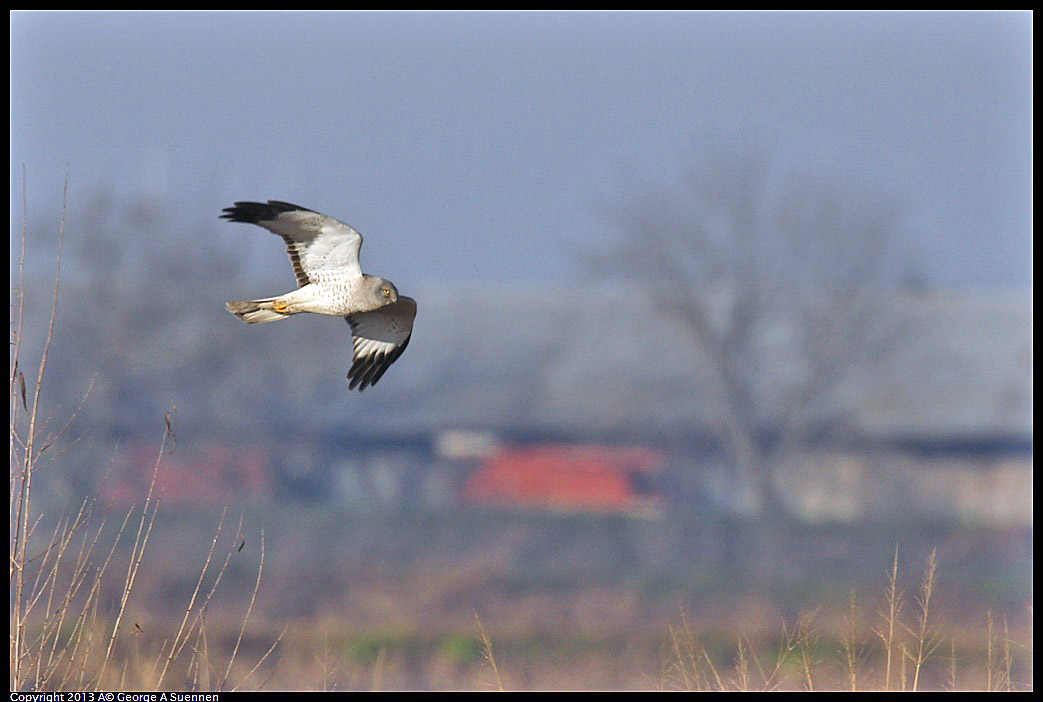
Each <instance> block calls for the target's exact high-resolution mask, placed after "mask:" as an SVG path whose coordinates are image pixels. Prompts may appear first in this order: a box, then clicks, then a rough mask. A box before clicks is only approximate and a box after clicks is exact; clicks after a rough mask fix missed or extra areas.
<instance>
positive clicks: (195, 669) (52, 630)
mask: <svg viewBox="0 0 1043 702" xmlns="http://www.w3.org/2000/svg"><path fill="white" fill-rule="evenodd" d="M25 190H26V189H25V185H24V174H23V218H22V234H21V247H20V250H21V253H20V256H19V263H18V285H17V287H16V288H15V290H14V291H13V295H12V302H13V304H12V307H11V309H12V320H11V334H12V339H11V354H10V361H11V376H10V379H11V382H10V410H11V421H10V454H9V455H10V481H11V483H10V510H9V515H10V529H11V532H10V533H11V539H10V541H9V546H10V589H11V607H10V611H11V623H10V670H11V673H10V685H11V689H12V690H19V691H20V690H59V689H80V690H85V689H106V690H113V689H128V688H129V689H134V690H144V689H160V688H166V689H170V688H179V689H180V688H187V689H193V690H195V689H206V690H222V689H232V690H234V689H239V688H242V687H243V686H244V685H246V684H247V683H249V682H251V681H252V678H253V677H254V676H255V674H256V673H257V672H258V671H259V669H260V667H261V666H262V664H263V663H264V662H265V661H266V660H267V659H268V657H269V655H270V654H271V653H272V651H273V650H274V648H275V646H276V645H277V644H278V642H279V638H278V637H277V638H276V639H275V642H274V643H273V644H272V646H271V647H270V648H269V649H268V650H267V651H266V652H265V653H264V654H263V655H262V656H261V657H260V659H259V660H258V661H257V662H256V664H255V665H253V667H251V668H249V669H248V670H245V671H240V670H239V669H238V668H236V667H235V666H236V658H237V655H238V653H239V648H240V644H241V642H242V640H243V636H244V634H245V631H246V626H247V623H248V622H249V619H250V615H251V612H252V611H253V606H254V602H255V600H256V596H257V591H258V588H259V587H260V584H261V576H262V573H263V570H264V536H263V533H262V535H261V554H260V562H259V564H258V567H257V579H256V583H255V586H254V589H253V592H252V594H251V597H250V601H249V605H248V606H247V609H246V613H245V615H244V616H243V618H242V621H241V626H240V628H239V632H238V637H237V638H236V639H235V643H234V645H233V647H232V649H231V651H230V653H228V654H227V657H226V660H225V661H224V663H223V664H218V662H217V657H218V656H219V655H220V654H218V653H217V652H215V651H213V650H212V647H211V646H210V642H209V640H208V635H207V606H208V604H209V603H210V601H211V599H212V597H213V595H214V593H215V592H216V591H217V588H218V585H219V583H220V582H221V579H222V577H223V576H224V574H225V572H226V569H227V568H228V565H229V562H230V560H231V559H232V558H233V556H234V555H235V554H236V553H238V551H237V550H236V549H234V548H229V550H228V552H227V553H226V554H225V556H224V558H223V562H221V564H220V565H219V566H218V567H217V568H216V571H215V570H214V569H213V568H212V566H213V564H214V555H215V552H216V550H217V547H218V544H219V543H220V541H221V536H222V533H223V532H224V519H225V517H224V514H222V516H221V521H220V523H219V524H218V526H217V529H216V532H215V534H214V538H213V541H212V543H211V545H210V551H209V553H208V554H207V556H206V560H205V562H204V565H203V567H202V569H201V572H200V575H199V579H198V581H197V583H196V587H195V590H194V591H193V593H192V596H191V598H190V600H189V603H188V606H187V608H186V610H185V614H184V617H183V618H182V620H181V622H180V626H179V627H178V628H177V630H176V632H175V633H174V634H173V636H172V637H169V638H167V639H164V640H163V643H162V646H161V647H160V649H159V650H158V651H154V652H152V653H151V654H150V655H149V654H145V653H144V652H143V651H142V647H141V644H140V636H139V635H140V634H143V633H144V630H143V629H142V627H141V625H140V624H139V623H138V622H128V619H127V617H128V613H129V612H130V605H131V602H132V599H133V596H134V593H135V586H136V584H137V582H138V576H139V574H140V572H141V569H142V567H143V566H144V565H145V564H146V562H147V561H146V555H147V551H148V545H149V542H150V539H151V536H152V530H153V527H154V525H155V520H156V514H157V511H158V509H159V503H158V500H156V499H155V496H154V490H155V486H156V478H157V476H158V474H159V470H160V466H161V459H162V457H163V455H164V453H165V452H167V450H168V446H169V444H170V442H171V441H172V439H173V436H174V430H173V416H172V413H166V414H165V415H164V417H163V421H164V429H163V435H162V440H161V442H160V448H159V451H158V453H157V456H156V461H155V463H154V465H153V468H152V477H151V481H150V484H149V489H148V492H147V494H146V496H145V498H144V501H143V503H142V504H141V505H140V506H138V507H134V508H131V509H130V510H128V511H127V512H126V514H124V515H123V516H122V518H120V519H119V523H118V526H116V528H115V532H114V533H112V531H111V529H109V528H108V524H107V521H108V520H107V518H106V517H98V516H97V513H98V512H100V511H101V510H100V508H99V506H98V504H97V501H96V500H95V499H94V498H86V499H84V500H83V501H82V503H81V504H80V506H79V508H78V509H77V510H76V512H75V513H74V514H72V515H62V516H59V517H57V518H56V519H55V520H54V526H53V527H52V528H51V530H50V531H49V532H48V533H46V534H43V533H40V528H41V525H43V524H44V523H46V515H44V514H40V513H37V511H36V509H35V504H34V501H33V497H34V484H35V483H36V481H37V479H38V476H39V474H40V473H41V471H43V470H44V469H45V468H53V463H52V464H51V465H46V464H45V463H43V462H42V461H41V458H42V457H44V456H45V454H47V452H48V451H50V450H52V449H53V448H54V447H55V446H56V445H57V443H58V441H59V439H60V438H61V437H62V436H63V434H64V433H65V431H66V430H67V429H68V427H69V426H70V425H71V423H72V420H73V419H74V418H75V415H76V412H73V416H72V417H70V418H69V420H68V421H66V422H65V424H64V425H63V426H61V427H59V428H57V429H52V425H53V417H45V416H44V414H43V412H42V409H41V397H42V395H43V390H44V382H45V378H46V369H47V363H48V358H49V354H50V350H51V345H52V341H53V339H54V335H55V323H56V319H57V312H58V301H59V292H60V289H61V285H60V283H61V251H62V244H63V242H64V235H65V203H64V199H63V205H62V217H61V220H60V224H59V232H58V242H59V244H58V253H57V260H56V266H55V276H54V280H55V282H54V288H53V296H52V301H51V310H50V316H49V318H48V320H47V326H46V334H45V335H44V342H43V348H42V351H41V353H40V357H39V359H38V360H37V361H36V363H35V364H34V365H35V371H36V372H35V381H34V382H33V383H32V384H27V382H26V380H25V371H24V366H25V364H24V359H23V353H24V349H23V344H22V341H23V338H24V336H25V333H26V325H27V320H26V319H25V315H24V312H25V291H24V282H25V281H24V270H25V257H26V230H27V215H26V214H24V213H25V212H26V211H27V206H26V199H27V197H26V192H25ZM67 191H68V183H67V182H66V194H67ZM89 390H90V389H89V388H88V390H87V392H86V393H85V396H84V401H86V399H87V396H88V395H89ZM81 406H82V403H81ZM240 526H241V521H240ZM236 538H239V535H238V533H237V535H236ZM128 540H129V541H130V548H129V555H126V554H127V549H126V547H123V548H122V549H120V548H118V547H120V545H121V544H122V543H126V542H127V541H128ZM124 556H126V563H125V564H124V565H123V566H120V565H119V562H120V560H121V558H122V557H124ZM208 576H209V579H208ZM113 592H115V593H118V595H117V596H116V597H115V602H113V598H112V597H110V596H109V595H110V593H113ZM240 667H242V666H240ZM233 673H234V676H235V677H234V678H233ZM175 680H176V681H175Z"/></svg>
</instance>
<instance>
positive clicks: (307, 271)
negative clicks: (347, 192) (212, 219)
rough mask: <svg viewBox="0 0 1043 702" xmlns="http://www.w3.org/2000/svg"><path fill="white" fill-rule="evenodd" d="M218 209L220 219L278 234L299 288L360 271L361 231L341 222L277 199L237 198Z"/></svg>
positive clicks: (338, 279)
mask: <svg viewBox="0 0 1043 702" xmlns="http://www.w3.org/2000/svg"><path fill="white" fill-rule="evenodd" d="M222 211H223V212H224V213H225V214H223V215H221V217H222V218H223V219H227V220H229V221H231V222H246V223H247V224H256V225H259V226H261V227H264V228H265V229H267V230H268V231H270V232H274V233H276V234H278V235H279V236H281V237H282V238H283V240H284V241H285V242H286V253H288V254H289V255H290V262H291V263H292V264H293V273H294V275H296V276H297V287H299V288H302V287H304V286H305V285H307V284H308V283H316V282H341V281H344V280H349V279H351V278H358V277H360V276H361V275H362V267H361V266H360V265H359V249H360V248H361V247H362V235H361V234H359V233H358V232H357V231H355V230H354V229H353V228H352V227H349V226H348V225H347V224H344V222H339V221H337V220H335V219H333V218H332V217H327V216H326V215H324V214H320V213H318V212H315V211H313V210H309V209H307V208H305V207H301V206H300V205H293V204H290V203H289V202H280V201H279V200H269V201H268V202H267V204H265V203H261V202H237V203H235V206H234V207H226V208H225V209H224V210H222Z"/></svg>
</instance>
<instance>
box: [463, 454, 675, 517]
mask: <svg viewBox="0 0 1043 702" xmlns="http://www.w3.org/2000/svg"><path fill="white" fill-rule="evenodd" d="M664 464H665V459H664V457H663V455H662V454H661V453H660V452H659V451H656V450H654V449H649V448H644V447H612V446H571V445H547V446H532V447H522V448H508V449H503V450H501V451H498V452H497V453H494V454H492V455H491V456H489V457H488V458H486V459H485V460H484V461H483V462H482V464H481V466H480V467H479V468H478V470H476V471H475V472H474V473H472V474H471V476H470V477H469V478H468V479H467V481H466V483H465V484H464V499H465V500H466V501H467V502H470V503H475V504H496V505H501V506H509V507H521V508H535V509H556V510H570V511H572V510H575V511H596V512H642V511H658V510H659V509H660V508H661V507H662V499H661V497H660V496H659V495H658V494H657V493H656V490H655V488H654V480H653V476H654V474H655V473H656V472H657V471H659V470H660V469H661V468H662V467H663V465H664Z"/></svg>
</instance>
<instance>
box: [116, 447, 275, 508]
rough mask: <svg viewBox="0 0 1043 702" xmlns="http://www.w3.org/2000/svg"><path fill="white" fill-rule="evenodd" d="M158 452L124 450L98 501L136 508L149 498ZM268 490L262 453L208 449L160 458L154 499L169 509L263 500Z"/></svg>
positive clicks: (251, 450) (267, 479) (226, 448)
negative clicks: (136, 505) (256, 499)
mask: <svg viewBox="0 0 1043 702" xmlns="http://www.w3.org/2000/svg"><path fill="white" fill-rule="evenodd" d="M158 454H159V447H158V446H152V445H148V444H138V445H136V446H133V447H131V448H129V449H127V450H126V452H125V453H124V454H123V455H122V456H121V457H120V459H119V460H117V464H116V469H115V470H114V471H113V475H112V476H111V477H110V478H108V479H107V480H104V481H103V482H102V486H101V497H102V498H103V499H104V500H105V501H106V502H108V503H109V504H111V505H114V506H120V507H123V506H129V505H132V504H139V503H140V502H141V501H142V500H144V499H145V496H146V495H147V494H148V488H149V483H150V482H151V480H152V474H153V470H154V469H155V467H156V456H157V455H158ZM269 488H270V485H269V478H268V473H267V470H266V467H265V460H264V454H263V453H262V452H261V451H259V450H257V449H251V448H245V449H244V448H235V449H233V448H230V447H226V446H209V447H206V448H203V449H202V450H197V451H194V452H192V453H191V455H183V454H181V453H180V452H178V453H174V454H169V453H168V454H166V455H164V456H163V458H162V459H161V460H160V464H159V472H158V474H157V475H156V487H155V490H154V492H153V497H154V498H158V499H159V500H161V501H162V502H163V503H164V504H166V505H170V506H177V507H190V508H191V507H208V506H214V505H222V504H228V503H229V501H230V500H239V499H255V498H259V497H263V496H265V495H267V494H268V492H269V491H270V490H269Z"/></svg>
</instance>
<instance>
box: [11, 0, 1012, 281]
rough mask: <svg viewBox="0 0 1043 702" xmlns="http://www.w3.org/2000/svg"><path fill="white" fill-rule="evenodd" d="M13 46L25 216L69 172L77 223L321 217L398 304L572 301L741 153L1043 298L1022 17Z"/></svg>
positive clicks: (237, 30) (487, 19)
mask: <svg viewBox="0 0 1043 702" xmlns="http://www.w3.org/2000/svg"><path fill="white" fill-rule="evenodd" d="M11 40H12V46H11V116H12V123H11V178H12V183H11V193H12V221H18V220H20V218H21V211H20V204H19V203H20V201H21V194H20V193H21V171H22V166H23V164H24V166H25V169H26V171H27V173H28V188H29V192H30V198H29V199H30V208H29V214H30V217H31V218H48V217H53V216H54V213H55V212H56V211H57V203H58V202H59V201H60V200H59V198H60V190H61V184H62V179H63V177H64V174H65V172H66V170H68V173H69V179H70V212H72V213H75V212H76V211H77V207H79V206H81V205H82V204H83V203H84V202H85V201H86V200H87V198H88V197H89V196H90V194H91V192H95V191H97V190H105V189H108V190H111V191H114V192H116V193H118V194H120V195H122V196H126V197H135V196H140V195H144V196H148V197H153V198H155V199H157V200H160V201H162V202H163V203H164V206H165V208H166V210H167V212H168V214H169V215H170V216H171V217H172V218H174V219H176V220H178V221H183V222H185V223H188V224H199V225H201V226H205V227H213V231H214V232H222V231H227V228H228V227H230V226H231V225H227V224H224V223H223V222H220V221H219V220H218V219H217V215H218V214H219V213H220V210H221V208H222V207H225V206H227V205H229V204H231V202H232V201H233V200H241V199H254V200H257V199H268V198H271V199H282V200H289V201H292V202H297V203H298V204H301V205H304V206H306V207H311V208H313V209H317V210H320V211H324V212H326V213H328V214H331V215H333V216H336V217H338V218H340V219H343V220H345V221H347V222H349V223H351V224H352V225H354V226H355V227H357V228H358V229H360V230H361V231H362V233H363V235H364V236H365V237H366V245H365V247H364V249H363V265H364V267H365V268H366V269H367V270H370V271H372V272H375V273H378V274H381V275H385V276H387V277H389V278H391V279H393V280H395V281H396V282H397V283H398V285H399V287H408V283H410V282H412V283H426V284H427V283H443V282H444V283H458V282H473V281H508V282H520V283H524V282H529V281H534V280H565V279H568V278H569V277H570V276H573V275H576V274H577V271H579V270H580V269H581V265H580V264H581V262H582V260H583V257H584V255H585V253H587V252H590V251H591V250H597V249H598V248H599V247H600V246H601V245H603V244H604V242H606V241H607V238H606V237H607V236H608V235H609V234H611V235H612V236H615V235H617V234H618V231H619V230H618V223H617V222H615V221H614V220H613V216H612V211H613V208H614V207H616V206H617V205H619V204H620V203H625V202H627V201H628V200H632V199H634V198H639V197H640V196H641V193H643V192H647V191H649V190H654V189H657V188H663V189H676V188H677V187H678V185H679V184H680V183H682V182H683V180H684V177H685V174H686V173H688V172H691V171H692V170H697V169H698V168H699V166H700V164H701V163H705V160H706V155H707V153H708V152H709V151H710V150H712V149H714V148H719V147H720V146H721V144H734V145H737V146H739V147H744V148H756V149H763V150H764V152H765V155H766V156H768V157H769V158H770V159H772V161H773V163H775V164H776V167H777V168H778V169H780V170H783V171H785V170H787V169H793V170H812V171H815V172H819V173H822V174H825V175H827V176H830V177H833V176H835V177H837V178H839V179H843V180H845V181H850V182H853V183H859V184H865V185H866V187H868V188H874V189H884V190H885V191H888V192H893V193H895V194H896V197H900V198H901V199H902V200H903V201H904V202H906V203H908V206H909V208H910V210H911V212H912V217H911V219H910V223H909V225H908V226H909V231H908V233H907V236H908V237H910V238H913V239H915V242H916V245H915V247H914V248H915V249H916V250H917V251H918V252H919V255H920V256H921V257H922V268H924V269H925V270H926V272H927V274H928V275H929V276H931V277H932V278H933V279H935V280H936V281H938V282H942V283H947V284H948V283H955V284H960V285H1010V284H1015V285H1028V284H1029V283H1030V281H1031V275H1032V267H1031V256H1030V248H1031V221H1032V220H1031V216H1032V206H1031V174H1032V170H1031V169H1032V160H1031V137H1032V128H1031V117H1032V109H1031V108H1032V92H1031V61H1032V53H1031V52H1032V17H1031V15H1030V14H1029V13H1026V12H1005V13H978V12H963V13H876V14H863V13H784V14H777V13H682V12H669V13H645V12H626V13H620V12H597V13H594V12H531V13H507V12H481V13H442V12H423V13H421V12H394V13H372V12H366V13H355V12H340V13H325V12H319V13H314V12H309V13H292V12H282V13H269V12H257V13H241V12H192V13H187V12H186V13H167V12H152V13H140V12H136V13H117V12H109V13H96V12H21V11H20V12H15V13H13V14H12V15H11ZM222 228H223V229H222ZM69 233H70V236H86V235H87V234H88V233H86V232H79V231H77V230H76V227H75V223H74V222H72V223H70V228H69ZM266 245H267V246H269V248H270V249H271V251H270V254H271V259H272V262H273V264H278V265H280V266H284V265H285V262H284V261H283V260H282V257H281V255H280V253H279V248H280V247H279V246H277V245H276V244H275V243H274V242H262V241H260V240H259V241H258V246H261V247H264V246H266Z"/></svg>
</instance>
